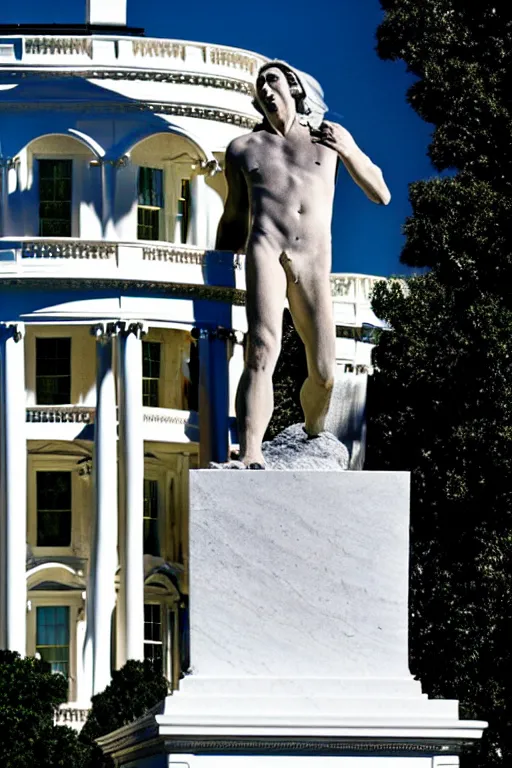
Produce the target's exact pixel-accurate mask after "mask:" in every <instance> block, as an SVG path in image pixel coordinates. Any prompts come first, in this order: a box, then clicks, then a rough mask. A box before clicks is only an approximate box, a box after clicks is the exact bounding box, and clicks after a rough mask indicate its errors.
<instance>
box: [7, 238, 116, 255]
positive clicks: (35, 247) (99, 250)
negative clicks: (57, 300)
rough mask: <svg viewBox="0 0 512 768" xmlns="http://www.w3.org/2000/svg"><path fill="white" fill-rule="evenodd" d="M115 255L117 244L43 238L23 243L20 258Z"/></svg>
mask: <svg viewBox="0 0 512 768" xmlns="http://www.w3.org/2000/svg"><path fill="white" fill-rule="evenodd" d="M116 256H117V245H113V244H112V243H102V242H87V241H86V240H78V239H76V240H73V242H71V243H69V242H63V241H60V240H44V241H41V242H31V243H24V244H23V248H22V251H21V258H22V259H113V258H115V257H116Z"/></svg>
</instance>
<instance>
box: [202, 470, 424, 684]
mask: <svg viewBox="0 0 512 768" xmlns="http://www.w3.org/2000/svg"><path fill="white" fill-rule="evenodd" d="M190 493H191V509H190V514H191V517H190V542H191V544H190V562H191V572H190V579H191V658H192V660H193V661H192V664H193V671H194V674H197V675H201V676H208V677H210V676H213V677H218V678H229V677H240V676H244V677H245V676H256V677H274V676H277V677H281V678H318V677H329V678H365V677H368V678H400V677H404V676H406V675H407V674H408V666H407V664H408V661H407V588H408V529H409V509H408V503H409V476H408V474H406V473H364V474H363V473H338V472H300V471H298V472H273V471H268V470H267V471H265V472H264V473H260V472H230V473H224V472H217V471H215V470H211V471H210V470H202V471H199V472H192V473H191V477H190Z"/></svg>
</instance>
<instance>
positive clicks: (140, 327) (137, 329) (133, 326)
mask: <svg viewBox="0 0 512 768" xmlns="http://www.w3.org/2000/svg"><path fill="white" fill-rule="evenodd" d="M117 329H118V331H119V333H121V334H122V335H123V336H129V335H130V333H133V335H134V336H135V337H136V338H137V339H142V337H143V336H145V335H146V334H147V332H148V324H147V323H143V322H142V321H140V320H118V322H117Z"/></svg>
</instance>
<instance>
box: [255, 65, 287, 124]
mask: <svg viewBox="0 0 512 768" xmlns="http://www.w3.org/2000/svg"><path fill="white" fill-rule="evenodd" d="M256 98H257V100H258V104H259V105H260V107H261V109H262V110H263V112H264V113H265V115H266V117H267V118H268V119H271V117H272V116H273V115H274V116H276V117H279V118H281V119H285V118H286V117H287V116H288V115H289V114H293V113H295V112H296V111H297V106H296V103H295V99H294V97H293V95H292V93H291V91H290V84H289V83H288V80H287V79H286V75H285V73H284V72H283V71H282V69H279V67H269V68H268V69H265V70H264V71H263V72H260V74H259V75H258V79H257V80H256Z"/></svg>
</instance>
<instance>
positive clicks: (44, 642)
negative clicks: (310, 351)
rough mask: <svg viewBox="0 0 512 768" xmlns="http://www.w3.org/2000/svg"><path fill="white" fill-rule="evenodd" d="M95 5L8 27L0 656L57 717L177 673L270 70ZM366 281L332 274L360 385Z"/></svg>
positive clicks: (230, 352)
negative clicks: (235, 241) (59, 707)
mask: <svg viewBox="0 0 512 768" xmlns="http://www.w3.org/2000/svg"><path fill="white" fill-rule="evenodd" d="M88 13H89V17H88V24H87V25H83V26H76V27H74V28H62V29H61V30H59V29H56V28H55V25H54V26H53V27H52V28H44V27H19V28H11V27H1V26H0V112H1V122H0V171H1V187H0V235H1V237H0V460H1V464H0V512H1V518H0V521H1V525H0V554H1V569H2V570H1V577H0V585H1V589H0V645H1V646H2V647H6V648H10V649H12V650H16V651H19V652H20V653H21V654H25V653H27V654H35V653H38V654H39V655H40V656H42V657H43V658H45V659H47V660H48V661H49V662H50V663H51V665H52V668H53V669H54V670H55V671H56V672H61V673H62V674H64V675H66V677H67V678H68V680H69V700H70V705H69V712H68V714H67V715H66V714H64V715H63V717H66V718H68V719H69V720H72V719H73V717H76V718H78V719H80V717H82V715H81V714H80V713H81V712H82V713H83V712H85V710H86V708H87V705H88V703H89V701H90V697H91V695H93V694H95V693H97V692H99V691H101V690H103V689H104V688H105V686H106V685H107V684H108V682H109V680H110V675H111V670H112V669H115V668H120V667H121V666H122V665H123V664H124V663H125V662H126V660H127V659H142V658H144V657H147V658H151V659H153V660H154V661H155V663H156V664H158V665H159V666H160V668H161V669H162V671H163V672H164V673H165V674H166V675H167V677H168V678H169V680H170V681H171V683H172V685H173V686H174V687H177V686H178V682H179V679H180V676H181V673H182V671H183V670H185V669H186V668H187V666H188V659H187V614H188V606H187V594H188V575H187V503H188V501H187V499H188V486H187V482H188V471H189V469H190V468H194V467H198V466H201V465H204V464H205V462H207V461H208V460H209V458H216V457H217V456H218V455H220V454H222V452H223V451H224V450H226V449H227V445H228V427H229V426H230V424H231V423H232V419H233V416H234V393H235V390H236V385H237V382H238V378H239V376H240V373H241V370H242V363H243V361H242V346H241V344H240V343H239V342H240V339H241V337H242V336H243V333H244V331H245V330H246V326H245V311H244V307H243V303H244V268H243V266H244V265H243V258H242V257H238V256H234V255H233V254H230V253H221V252H216V251H215V250H213V249H214V244H215V235H216V230H217V225H218V221H219V218H220V216H221V214H222V210H223V204H224V199H225V196H226V182H225V178H224V175H223V172H222V165H223V158H224V152H225V149H226V147H227V145H228V143H229V142H230V141H231V140H232V139H233V138H235V137H236V136H239V135H241V134H243V133H244V132H247V131H248V130H251V129H252V128H253V127H254V126H255V125H256V124H257V122H258V121H259V118H258V115H257V113H256V112H255V110H254V108H253V106H252V98H253V82H254V79H255V74H256V72H257V70H258V68H259V66H260V65H261V64H262V63H263V61H264V59H263V58H262V57H261V56H259V55H257V54H255V53H252V52H248V51H243V50H238V49H234V48H229V47H226V46H217V45H209V44H203V43H196V42H186V41H179V40H167V39H165V40H164V39H149V38H146V37H144V36H143V34H142V31H141V30H133V29H129V28H128V27H126V26H125V23H126V18H125V16H126V14H125V5H124V3H120V4H119V5H116V3H108V2H102V3H98V4H97V5H96V4H95V2H92V1H91V3H90V4H89V8H88ZM375 279H377V278H369V277H367V276H364V275H362V276H358V275H333V277H332V285H333V302H334V308H335V319H336V324H337V328H338V334H337V335H338V340H337V344H338V346H337V357H338V364H339V367H340V370H341V371H343V372H347V373H352V374H353V375H357V374H361V373H363V374H364V373H366V372H367V369H368V366H369V364H370V358H369V351H370V349H371V345H370V344H367V343H365V341H364V338H363V336H362V335H361V328H362V326H363V324H364V323H370V324H373V323H375V322H376V321H375V318H374V317H373V315H372V313H371V310H370V305H369V299H370V290H371V287H372V285H373V282H374V280H375ZM73 713H74V714H73ZM77 713H78V714H77Z"/></svg>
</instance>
